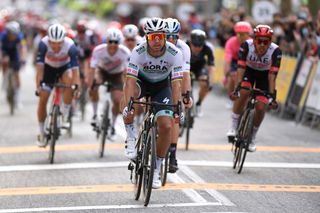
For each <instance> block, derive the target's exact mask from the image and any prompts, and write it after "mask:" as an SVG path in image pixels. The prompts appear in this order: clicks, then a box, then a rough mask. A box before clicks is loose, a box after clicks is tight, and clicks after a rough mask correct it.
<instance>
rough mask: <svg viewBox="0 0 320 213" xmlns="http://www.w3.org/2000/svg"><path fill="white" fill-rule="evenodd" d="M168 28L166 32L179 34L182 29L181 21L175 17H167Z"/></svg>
mask: <svg viewBox="0 0 320 213" xmlns="http://www.w3.org/2000/svg"><path fill="white" fill-rule="evenodd" d="M166 22H167V30H166V33H170V34H178V33H179V32H180V30H181V26H180V22H179V21H178V20H177V19H175V18H167V19H166Z"/></svg>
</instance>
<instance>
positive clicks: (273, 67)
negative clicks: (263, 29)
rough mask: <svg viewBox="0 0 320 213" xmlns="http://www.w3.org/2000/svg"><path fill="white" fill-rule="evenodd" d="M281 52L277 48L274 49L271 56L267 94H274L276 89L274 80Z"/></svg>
mask: <svg viewBox="0 0 320 213" xmlns="http://www.w3.org/2000/svg"><path fill="white" fill-rule="evenodd" d="M281 58H282V52H281V50H280V49H279V48H277V49H275V51H274V52H273V54H272V64H271V68H270V71H269V75H268V80H269V93H270V94H274V93H275V89H276V78H277V74H278V71H279V68H280V64H281Z"/></svg>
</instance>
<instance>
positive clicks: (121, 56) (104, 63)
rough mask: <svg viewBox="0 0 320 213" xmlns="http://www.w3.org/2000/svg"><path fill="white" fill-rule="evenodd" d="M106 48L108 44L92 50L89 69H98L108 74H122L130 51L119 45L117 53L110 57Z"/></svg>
mask: <svg viewBox="0 0 320 213" xmlns="http://www.w3.org/2000/svg"><path fill="white" fill-rule="evenodd" d="M107 46H108V44H100V45H98V46H96V47H95V48H94V50H93V53H92V58H91V61H90V67H91V68H99V69H101V70H103V71H104V72H107V73H108V74H118V73H121V72H123V71H124V70H125V69H126V67H127V64H128V61H129V57H130V50H129V49H128V48H127V47H125V46H124V45H122V44H119V47H118V50H117V52H116V53H115V54H113V55H110V54H109V53H108V51H107Z"/></svg>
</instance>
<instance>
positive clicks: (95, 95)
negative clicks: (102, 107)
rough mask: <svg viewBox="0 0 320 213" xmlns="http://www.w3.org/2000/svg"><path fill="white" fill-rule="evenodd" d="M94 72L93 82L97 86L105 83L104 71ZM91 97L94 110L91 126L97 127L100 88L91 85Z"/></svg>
mask: <svg viewBox="0 0 320 213" xmlns="http://www.w3.org/2000/svg"><path fill="white" fill-rule="evenodd" d="M94 72H95V74H94V80H93V81H95V82H96V83H97V84H101V83H103V82H105V77H104V74H103V71H102V70H100V69H97V70H95V71H94ZM88 76H89V75H88ZM89 95H90V100H91V103H92V109H93V115H92V120H91V125H95V124H96V123H97V119H98V118H97V114H98V106H99V87H98V86H92V85H90V89H89Z"/></svg>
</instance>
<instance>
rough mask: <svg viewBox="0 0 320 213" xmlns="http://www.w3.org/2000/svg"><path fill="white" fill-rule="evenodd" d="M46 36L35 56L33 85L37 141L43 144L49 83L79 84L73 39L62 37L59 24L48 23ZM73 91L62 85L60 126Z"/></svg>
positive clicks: (66, 124)
mask: <svg viewBox="0 0 320 213" xmlns="http://www.w3.org/2000/svg"><path fill="white" fill-rule="evenodd" d="M47 34H48V35H47V36H45V37H44V38H43V39H41V41H40V44H39V48H38V56H37V66H36V69H37V74H36V88H37V93H38V94H39V104H38V121H39V128H40V134H39V135H38V140H37V144H38V146H40V147H45V146H46V141H45V140H44V139H45V127H44V122H45V119H46V116H47V102H48V98H49V96H50V91H51V90H52V86H51V85H45V86H42V85H41V83H44V84H54V83H55V82H56V81H57V80H59V79H60V80H61V82H62V83H63V84H65V85H66V86H71V85H72V84H77V85H79V82H80V78H79V67H78V59H77V56H78V52H77V48H76V46H75V44H74V42H73V41H72V40H71V39H70V38H68V37H66V30H65V28H64V27H63V26H62V25H61V24H52V25H51V26H49V28H48V33H47ZM72 96H73V91H72V89H71V88H65V89H64V91H63V103H64V104H63V106H62V115H63V126H65V127H68V126H69V125H70V124H69V123H67V117H68V116H67V115H68V113H69V110H70V107H71V101H72Z"/></svg>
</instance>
